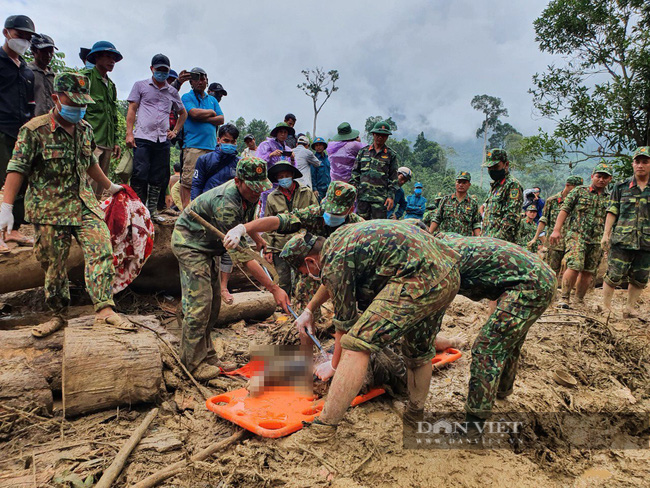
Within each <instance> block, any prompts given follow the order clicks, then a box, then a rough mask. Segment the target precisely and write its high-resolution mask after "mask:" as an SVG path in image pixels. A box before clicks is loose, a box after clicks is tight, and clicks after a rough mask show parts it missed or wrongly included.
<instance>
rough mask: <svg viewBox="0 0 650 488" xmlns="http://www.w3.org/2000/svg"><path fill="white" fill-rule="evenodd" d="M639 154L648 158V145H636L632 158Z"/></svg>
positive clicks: (649, 156) (649, 151)
mask: <svg viewBox="0 0 650 488" xmlns="http://www.w3.org/2000/svg"><path fill="white" fill-rule="evenodd" d="M639 156H645V157H646V158H650V146H641V147H637V148H636V151H634V156H632V159H636V158H637V157H639Z"/></svg>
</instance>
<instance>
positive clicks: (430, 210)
mask: <svg viewBox="0 0 650 488" xmlns="http://www.w3.org/2000/svg"><path fill="white" fill-rule="evenodd" d="M442 198H443V195H442V192H438V194H437V195H436V197H435V198H434V199H433V203H431V204H430V205H427V210H426V212H424V215H423V216H422V222H423V223H424V225H426V226H427V228H428V227H430V226H431V222H433V217H435V215H436V210H438V206H439V205H440V202H441V201H442Z"/></svg>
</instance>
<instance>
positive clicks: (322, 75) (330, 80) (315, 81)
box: [298, 68, 339, 137]
mask: <svg viewBox="0 0 650 488" xmlns="http://www.w3.org/2000/svg"><path fill="white" fill-rule="evenodd" d="M302 74H303V76H304V77H305V80H306V81H305V82H303V83H301V84H299V85H298V88H299V89H301V90H302V91H303V92H304V93H305V95H307V96H308V97H309V98H311V100H312V103H313V105H314V132H313V134H314V137H315V134H316V119H318V114H319V113H320V111H321V110H322V108H323V105H325V103H326V102H327V101H328V100H329V99H330V97H331V96H332V95H333V94H334V92H335V91H338V89H339V87H338V86H336V82H337V81H338V79H339V72H338V71H337V70H335V69H331V70H329V71H327V72H326V71H325V70H324V69H323V68H314V69H310V70H302ZM321 93H322V94H324V95H325V99H324V100H322V101H321V103H320V105H319V104H318V98H319V97H320V95H321Z"/></svg>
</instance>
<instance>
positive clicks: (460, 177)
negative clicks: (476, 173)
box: [456, 171, 472, 181]
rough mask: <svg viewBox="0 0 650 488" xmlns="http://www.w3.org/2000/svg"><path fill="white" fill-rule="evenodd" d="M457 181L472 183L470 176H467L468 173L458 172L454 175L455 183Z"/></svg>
mask: <svg viewBox="0 0 650 488" xmlns="http://www.w3.org/2000/svg"><path fill="white" fill-rule="evenodd" d="M458 180H467V181H472V175H471V174H469V171H459V172H458V174H457V175H456V181H458Z"/></svg>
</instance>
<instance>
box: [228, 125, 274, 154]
mask: <svg viewBox="0 0 650 488" xmlns="http://www.w3.org/2000/svg"><path fill="white" fill-rule="evenodd" d="M230 123H231V124H233V125H234V126H235V127H237V129H239V138H238V139H237V151H238V152H242V151H243V150H244V148H245V147H246V144H245V143H244V137H245V136H246V134H253V137H254V138H255V142H256V143H257V145H258V146H259V145H260V143H261V142H262V141H264V140H266V138H267V137H268V136H269V134H270V132H271V129H270V128H269V124H268V123H267V122H266V120H260V119H252V120H251V121H250V122H249V123H246V120H244V117H239V118H238V119H237V120H234V121H233V120H231V121H230Z"/></svg>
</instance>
